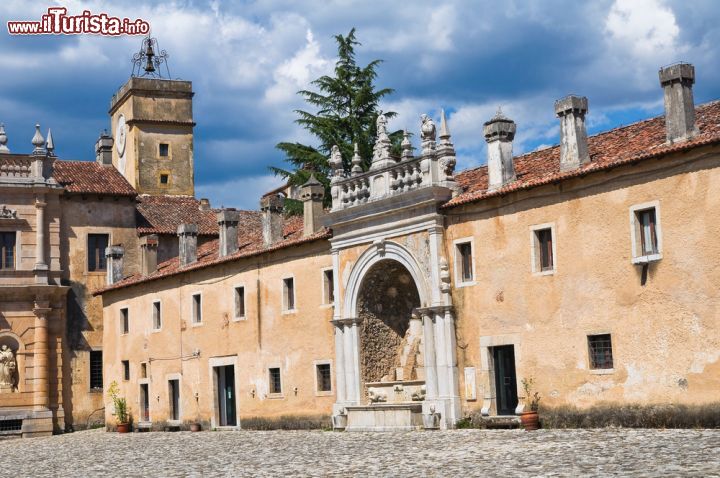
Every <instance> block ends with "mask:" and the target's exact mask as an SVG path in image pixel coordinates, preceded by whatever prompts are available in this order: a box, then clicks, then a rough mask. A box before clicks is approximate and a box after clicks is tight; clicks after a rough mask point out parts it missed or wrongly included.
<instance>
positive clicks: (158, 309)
mask: <svg viewBox="0 0 720 478" xmlns="http://www.w3.org/2000/svg"><path fill="white" fill-rule="evenodd" d="M156 304H157V305H159V307H158V308H157V309H156V308H155V305H156ZM156 310H157V312H158V316H157V321H156V317H155V311H156ZM162 311H163V305H162V299H155V300H153V301H152V316H151V317H150V320H151V321H152V324H151V330H152V332H153V333H157V332H162V326H163V319H162ZM158 322H159V324H160V327H156V325H157V323H158Z"/></svg>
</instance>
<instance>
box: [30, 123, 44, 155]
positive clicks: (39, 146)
mask: <svg viewBox="0 0 720 478" xmlns="http://www.w3.org/2000/svg"><path fill="white" fill-rule="evenodd" d="M32 144H33V146H35V149H33V153H41V154H45V138H43V135H42V133H40V125H39V124H35V135H34V136H33V138H32Z"/></svg>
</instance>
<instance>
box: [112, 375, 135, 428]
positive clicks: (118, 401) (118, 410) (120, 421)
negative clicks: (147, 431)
mask: <svg viewBox="0 0 720 478" xmlns="http://www.w3.org/2000/svg"><path fill="white" fill-rule="evenodd" d="M119 393H120V387H118V383H117V382H115V381H113V382H112V383H111V384H110V388H109V389H108V395H110V399H111V400H112V401H113V405H114V407H115V418H116V419H117V431H118V433H128V432H129V431H130V414H128V409H127V401H126V400H125V397H121V396H119Z"/></svg>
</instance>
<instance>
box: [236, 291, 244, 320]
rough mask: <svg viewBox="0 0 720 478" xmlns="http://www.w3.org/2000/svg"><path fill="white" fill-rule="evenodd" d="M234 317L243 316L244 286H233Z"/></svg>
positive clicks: (239, 317)
mask: <svg viewBox="0 0 720 478" xmlns="http://www.w3.org/2000/svg"><path fill="white" fill-rule="evenodd" d="M235 318H236V319H242V318H245V287H235Z"/></svg>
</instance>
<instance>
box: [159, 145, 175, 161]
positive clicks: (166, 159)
mask: <svg viewBox="0 0 720 478" xmlns="http://www.w3.org/2000/svg"><path fill="white" fill-rule="evenodd" d="M161 144H164V145H167V150H168V154H167V156H162V155H161V154H160V145H161ZM157 158H158V159H161V160H163V161H168V160H171V159H172V144H171V143H169V142H167V143H165V142H162V141H158V143H157Z"/></svg>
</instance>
